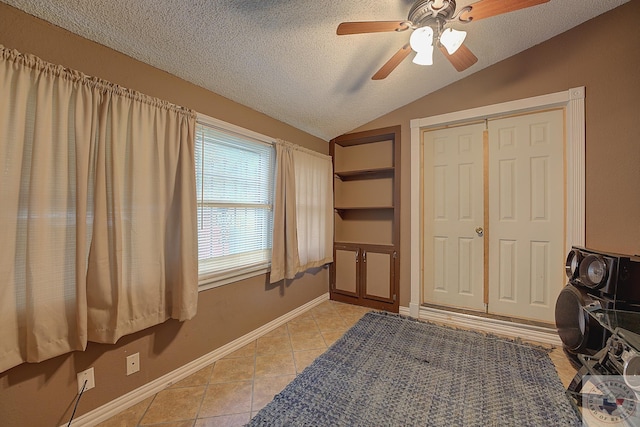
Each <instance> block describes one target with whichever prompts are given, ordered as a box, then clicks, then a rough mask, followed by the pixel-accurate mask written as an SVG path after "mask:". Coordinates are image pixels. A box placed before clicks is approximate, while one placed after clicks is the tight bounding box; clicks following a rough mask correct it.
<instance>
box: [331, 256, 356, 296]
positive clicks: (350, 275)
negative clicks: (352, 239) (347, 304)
mask: <svg viewBox="0 0 640 427" xmlns="http://www.w3.org/2000/svg"><path fill="white" fill-rule="evenodd" d="M359 264H360V248H358V247H357V246H355V247H349V246H336V248H335V256H334V268H333V271H334V274H335V277H334V278H333V287H332V291H333V292H336V293H338V294H342V295H345V296H348V297H352V298H358V296H359V293H358V282H359V280H358V278H359V276H360V272H359Z"/></svg>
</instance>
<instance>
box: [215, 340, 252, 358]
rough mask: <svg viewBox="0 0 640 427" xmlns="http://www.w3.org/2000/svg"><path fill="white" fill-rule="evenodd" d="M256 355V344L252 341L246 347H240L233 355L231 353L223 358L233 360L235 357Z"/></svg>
mask: <svg viewBox="0 0 640 427" xmlns="http://www.w3.org/2000/svg"><path fill="white" fill-rule="evenodd" d="M255 354H256V342H255V341H252V342H250V343H249V344H247V345H245V346H244V347H240V348H239V349H237V350H236V351H234V352H233V353H230V354H228V355H226V356H225V357H223V359H233V358H234V357H249V356H254V355H255Z"/></svg>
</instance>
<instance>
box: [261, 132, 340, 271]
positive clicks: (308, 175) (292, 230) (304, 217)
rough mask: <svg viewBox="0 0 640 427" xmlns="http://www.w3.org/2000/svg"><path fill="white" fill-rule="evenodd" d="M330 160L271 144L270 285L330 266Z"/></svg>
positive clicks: (294, 148) (331, 235)
mask: <svg viewBox="0 0 640 427" xmlns="http://www.w3.org/2000/svg"><path fill="white" fill-rule="evenodd" d="M332 176H333V171H332V166H331V157H329V156H326V155H323V154H320V153H316V152H313V151H310V150H306V149H304V148H302V147H299V146H297V145H294V144H291V143H288V142H285V141H281V140H278V141H277V142H276V191H275V200H274V205H275V206H274V220H273V221H274V223H273V251H272V256H271V276H270V281H271V283H275V282H277V281H280V280H282V279H284V278H286V279H293V278H294V277H295V275H296V274H298V273H301V272H303V271H306V270H308V269H310V268H314V267H320V266H322V265H324V264H327V263H330V262H332V261H333V179H332Z"/></svg>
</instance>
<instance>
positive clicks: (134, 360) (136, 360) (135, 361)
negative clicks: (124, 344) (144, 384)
mask: <svg viewBox="0 0 640 427" xmlns="http://www.w3.org/2000/svg"><path fill="white" fill-rule="evenodd" d="M139 370H140V353H134V354H132V355H131V356H127V375H131V374H135V373H136V372H138V371H139Z"/></svg>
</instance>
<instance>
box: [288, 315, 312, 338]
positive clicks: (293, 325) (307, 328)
mask: <svg viewBox="0 0 640 427" xmlns="http://www.w3.org/2000/svg"><path fill="white" fill-rule="evenodd" d="M287 328H288V329H289V335H292V334H305V333H310V332H320V329H319V328H318V324H317V323H316V321H315V320H313V319H308V320H305V321H303V322H293V321H292V322H289V323H287Z"/></svg>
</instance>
